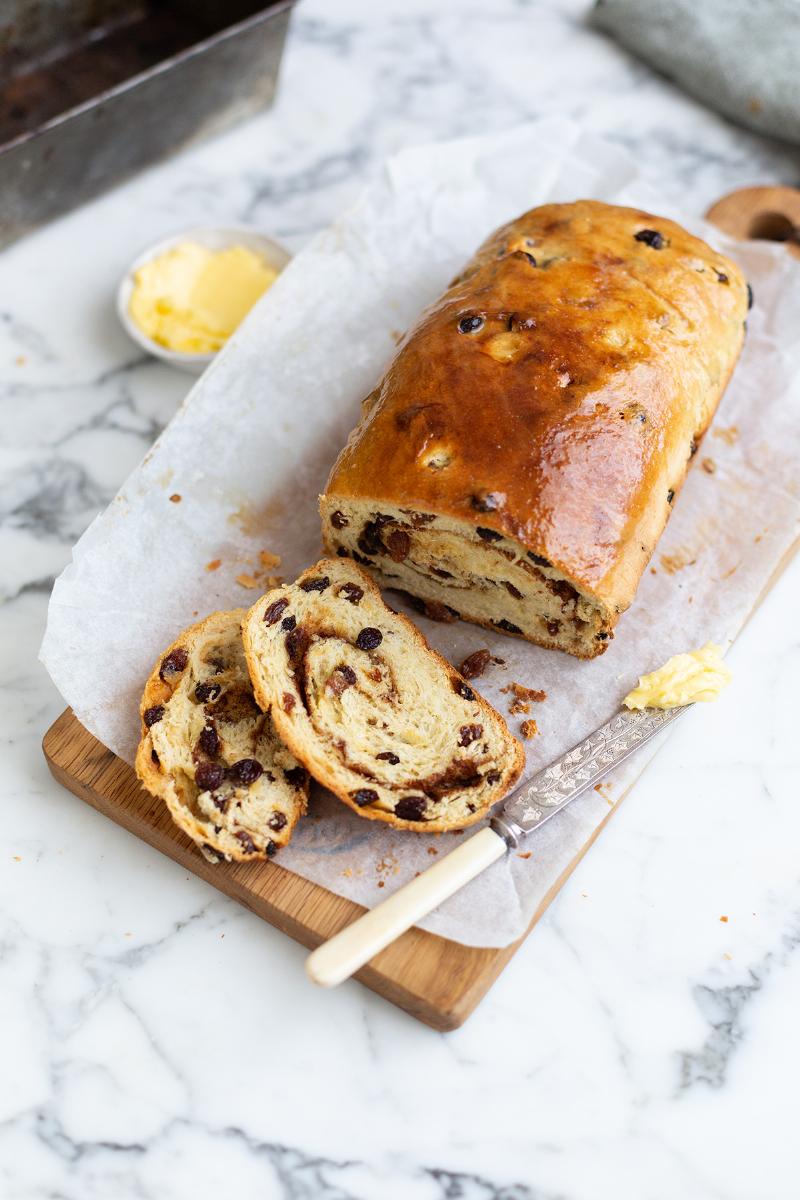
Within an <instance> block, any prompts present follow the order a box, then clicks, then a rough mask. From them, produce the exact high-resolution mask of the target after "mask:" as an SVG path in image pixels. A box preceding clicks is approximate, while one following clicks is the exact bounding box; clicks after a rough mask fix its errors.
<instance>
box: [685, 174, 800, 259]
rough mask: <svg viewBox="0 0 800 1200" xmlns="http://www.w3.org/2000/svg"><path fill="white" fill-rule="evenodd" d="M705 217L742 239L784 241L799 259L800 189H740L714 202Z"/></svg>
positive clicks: (725, 231)
mask: <svg viewBox="0 0 800 1200" xmlns="http://www.w3.org/2000/svg"><path fill="white" fill-rule="evenodd" d="M706 219H707V220H709V221H710V222H711V223H712V225H716V226H717V228H718V229H721V230H722V232H723V233H727V234H730V236H731V237H735V238H740V239H741V240H743V241H744V240H748V239H755V240H758V241H767V242H783V243H784V244H785V245H786V249H787V250H788V251H789V253H790V254H794V255H795V256H796V257H797V258H800V188H793V187H747V188H738V189H737V190H736V191H735V192H729V193H728V195H727V196H723V197H722V199H721V200H717V202H716V204H712V205H711V208H709V210H708V212H707V213H706Z"/></svg>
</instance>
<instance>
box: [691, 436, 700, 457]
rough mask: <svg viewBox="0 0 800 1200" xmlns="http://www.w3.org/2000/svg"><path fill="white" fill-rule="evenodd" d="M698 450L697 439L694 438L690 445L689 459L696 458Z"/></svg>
mask: <svg viewBox="0 0 800 1200" xmlns="http://www.w3.org/2000/svg"><path fill="white" fill-rule="evenodd" d="M697 450H698V445H697V438H692V440H691V442H690V443H689V458H694V456H695V454H697Z"/></svg>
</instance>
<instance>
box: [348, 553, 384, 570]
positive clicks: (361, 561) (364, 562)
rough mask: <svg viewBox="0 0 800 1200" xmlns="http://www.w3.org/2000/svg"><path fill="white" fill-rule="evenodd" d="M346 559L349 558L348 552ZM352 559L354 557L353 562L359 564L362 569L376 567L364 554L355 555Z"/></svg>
mask: <svg viewBox="0 0 800 1200" xmlns="http://www.w3.org/2000/svg"><path fill="white" fill-rule="evenodd" d="M376 553H377V551H376ZM344 557H348V555H347V551H346V550H345V552H344ZM352 557H353V562H357V563H359V564H360V565H361V566H362V567H374V566H375V564H374V563H373V561H372V559H371V558H365V557H364V555H363V554H354V555H353V556H352Z"/></svg>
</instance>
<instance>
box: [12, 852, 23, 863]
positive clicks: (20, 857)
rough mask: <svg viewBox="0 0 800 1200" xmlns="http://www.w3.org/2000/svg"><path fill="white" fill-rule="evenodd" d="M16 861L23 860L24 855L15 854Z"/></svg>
mask: <svg viewBox="0 0 800 1200" xmlns="http://www.w3.org/2000/svg"><path fill="white" fill-rule="evenodd" d="M14 862H22V855H21V854H15V855H14Z"/></svg>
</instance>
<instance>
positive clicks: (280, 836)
mask: <svg viewBox="0 0 800 1200" xmlns="http://www.w3.org/2000/svg"><path fill="white" fill-rule="evenodd" d="M244 616H245V609H243V608H240V609H236V610H235V611H234V612H218V613H213V614H212V615H211V616H210V617H206V619H205V620H204V621H200V622H199V623H198V624H197V625H192V626H191V628H189V629H187V630H185V631H184V632H183V633H182V634H181V635H180V637H179V638H178V639H177V640H176V641H175V642H174V643H173V644H172V645H171V646H170V648H169V650H167V652H166V654H164V655H163V656H162V657H161V658H160V659H159V661H158V663H157V664H156V666H155V667H154V669H153V672H152V674H151V676H150V678H149V679H148V681H147V686H146V687H145V690H144V696H143V697H142V703H141V709H140V711H141V716H142V739H141V742H140V743H139V749H138V752H137V755H136V773H137V775H138V776H139V779H140V780H141V782H142V784H143V785H144V787H145V788H146V789H147V791H148V792H150V793H151V794H152V795H153V796H159V797H160V798H161V799H162V800H164V801H165V802H166V804H167V807H168V808H169V811H170V813H171V815H172V819H173V820H174V821H175V824H176V825H178V826H180V828H181V829H183V830H184V832H186V833H188V835H189V837H190V838H191V839H192V841H194V842H196V843H197V845H198V846H199V847H200V849H201V850H202V852H203V854H204V855H205V857H206V858H207V859H208V860H209V861H211V862H219V861H220V860H221V859H223V858H224V859H227V860H229V861H230V860H234V861H237V862H249V861H251V860H252V859H263V858H267V857H270V856H271V855H273V854H274V853H275V851H276V849H277V848H278V847H279V846H285V845H286V843H287V842H288V841H289V838H290V837H291V835H292V830H293V829H294V827H295V825H296V824H297V822H298V820H299V818H300V817H301V816H302V814H303V813H304V812H305V809H306V801H307V798H308V773H307V772H306V771H305V770H304V768H303V767H301V766H300V765H299V763H298V762H297V760H296V759H295V758H293V757H292V755H291V753H290V752H289V751H288V750H287V749H286V747H285V746H284V745H283V743H282V742H281V740H280V738H279V737H278V735H277V733H276V731H275V727H274V725H273V723H272V719H271V717H270V715H269V706H266V707H265V709H264V710H263V711H262V710H261V709H260V708H259V707H258V705H257V704H256V701H255V698H254V696H253V688H252V685H251V683H250V676H249V674H248V670H247V664H246V662H245V657H244V650H243V647H242V632H241V631H242V619H243V617H244Z"/></svg>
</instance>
